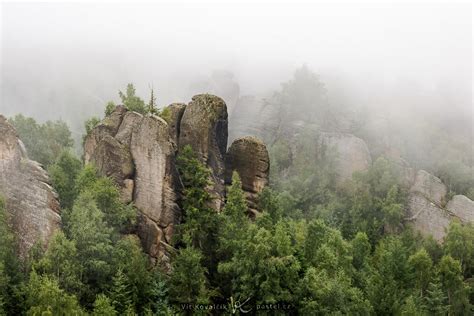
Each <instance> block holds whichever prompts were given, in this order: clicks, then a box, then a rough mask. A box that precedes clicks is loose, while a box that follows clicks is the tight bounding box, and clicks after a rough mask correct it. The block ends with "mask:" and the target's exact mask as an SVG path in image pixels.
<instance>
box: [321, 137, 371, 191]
mask: <svg viewBox="0 0 474 316" xmlns="http://www.w3.org/2000/svg"><path fill="white" fill-rule="evenodd" d="M320 137H321V138H320V141H321V145H323V146H322V147H324V148H327V149H328V150H333V151H334V154H335V168H336V174H337V179H336V180H337V182H338V183H342V182H344V181H346V180H349V179H351V178H352V174H353V173H354V172H357V171H366V170H367V169H368V168H369V167H370V165H371V164H372V158H371V157H370V153H369V149H368V148H367V144H366V143H365V142H364V141H363V140H362V139H360V138H358V137H356V136H354V135H352V134H347V133H321V134H320Z"/></svg>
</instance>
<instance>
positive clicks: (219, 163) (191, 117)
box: [179, 94, 228, 211]
mask: <svg viewBox="0 0 474 316" xmlns="http://www.w3.org/2000/svg"><path fill="white" fill-rule="evenodd" d="M227 123H228V122H227V107H226V104H225V103H224V101H223V100H222V99H221V98H219V97H216V96H213V95H210V94H200V95H197V96H194V97H193V98H192V101H191V102H190V103H189V104H188V105H187V106H186V109H185V110H184V114H183V118H182V119H181V127H180V136H179V148H183V147H184V146H186V145H190V146H191V147H192V149H193V150H194V152H195V153H196V154H197V155H198V157H199V158H200V160H201V161H202V162H203V163H204V164H205V165H207V166H208V167H209V168H210V169H211V171H212V179H210V180H211V182H212V183H213V185H212V187H211V188H210V194H211V196H212V197H213V199H214V202H215V203H214V208H215V209H216V210H217V211H219V210H220V208H221V205H222V202H223V196H224V169H225V164H224V156H225V153H226V149H227V135H228V131H227Z"/></svg>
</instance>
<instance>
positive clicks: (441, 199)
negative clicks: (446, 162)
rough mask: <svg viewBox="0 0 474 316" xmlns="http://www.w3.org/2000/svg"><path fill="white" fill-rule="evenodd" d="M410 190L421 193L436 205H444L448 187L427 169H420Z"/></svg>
mask: <svg viewBox="0 0 474 316" xmlns="http://www.w3.org/2000/svg"><path fill="white" fill-rule="evenodd" d="M410 192H417V193H420V194H422V195H423V196H425V197H426V198H427V199H429V200H430V201H432V202H433V203H435V204H436V205H438V206H443V204H444V203H445V202H446V201H445V198H446V193H447V192H448V189H447V187H446V185H444V183H443V182H441V180H440V179H439V178H437V177H435V176H434V175H432V174H430V173H428V172H426V171H425V170H419V171H418V172H417V173H416V177H415V183H414V184H413V186H412V187H411V189H410Z"/></svg>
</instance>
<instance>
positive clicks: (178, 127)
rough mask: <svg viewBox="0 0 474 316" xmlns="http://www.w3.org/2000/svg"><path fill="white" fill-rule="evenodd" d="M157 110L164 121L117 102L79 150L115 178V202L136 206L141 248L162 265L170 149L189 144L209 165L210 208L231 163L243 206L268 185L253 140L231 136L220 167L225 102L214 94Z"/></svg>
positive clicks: (173, 190)
mask: <svg viewBox="0 0 474 316" xmlns="http://www.w3.org/2000/svg"><path fill="white" fill-rule="evenodd" d="M164 113H165V114H164V117H165V119H166V121H165V120H164V119H162V118H160V117H157V116H153V115H146V116H143V115H140V114H138V113H135V112H130V111H127V110H125V109H123V107H117V109H116V110H115V111H114V112H113V113H112V114H111V115H110V116H108V117H106V118H105V119H104V120H103V121H102V122H101V123H100V124H99V125H98V126H97V127H95V128H94V129H93V131H92V132H91V133H90V135H88V136H87V138H86V140H85V145H84V151H85V154H84V156H85V159H86V163H89V162H91V163H94V164H95V165H96V166H97V168H98V170H99V172H100V173H101V174H102V175H105V176H109V177H111V178H113V179H114V180H115V181H116V183H117V184H118V185H119V186H120V187H121V189H122V191H121V199H122V201H124V202H126V203H129V202H133V203H134V205H135V206H136V207H137V209H138V212H139V213H138V223H137V230H136V233H137V235H138V236H139V237H140V240H141V241H142V245H143V248H144V250H145V251H146V252H147V253H148V254H149V255H150V257H151V258H152V259H154V260H158V261H159V262H160V263H161V264H164V266H165V267H166V266H167V265H168V264H169V255H168V251H169V249H170V247H171V246H170V243H171V240H172V237H173V233H174V229H175V227H176V225H177V224H179V222H180V221H181V210H180V208H179V205H178V200H179V192H180V191H181V187H180V184H179V183H180V182H179V175H178V173H177V169H176V166H175V163H176V153H177V152H178V149H179V148H183V147H184V146H186V145H190V146H191V147H192V148H193V150H194V151H195V153H196V154H197V155H198V157H199V158H200V160H201V161H202V162H203V163H204V164H205V165H207V166H208V167H209V168H210V169H211V171H212V177H211V179H210V180H211V182H212V185H211V186H210V188H208V189H209V191H210V193H211V196H212V197H214V201H215V203H213V205H212V206H213V207H214V208H215V209H216V211H219V210H220V208H221V206H222V203H223V201H224V198H225V185H224V180H225V176H226V174H229V175H231V174H232V170H237V172H239V174H240V176H241V178H242V182H243V187H244V190H245V192H246V196H247V199H248V201H249V208H250V209H251V210H252V211H253V212H256V209H257V205H256V202H257V201H256V197H257V194H258V193H259V192H260V191H261V190H262V189H263V188H264V187H265V186H266V185H267V184H268V174H269V158H268V152H267V150H266V148H265V145H264V144H263V143H262V142H261V141H259V140H258V139H256V138H252V137H245V138H242V139H239V140H237V141H235V142H234V144H233V145H232V146H231V148H230V149H229V153H228V155H227V158H228V159H227V163H228V167H229V168H231V169H232V170H230V171H228V172H227V173H226V149H227V136H228V135H227V123H228V122H227V108H226V104H225V103H224V101H223V100H222V99H220V98H219V97H216V96H213V95H209V94H202V95H197V96H195V97H193V98H192V101H191V102H190V103H189V104H188V105H184V104H180V103H175V104H172V105H170V106H169V107H168V108H167V110H166V112H164Z"/></svg>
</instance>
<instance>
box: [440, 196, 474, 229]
mask: <svg viewBox="0 0 474 316" xmlns="http://www.w3.org/2000/svg"><path fill="white" fill-rule="evenodd" d="M446 209H447V210H448V211H449V212H451V213H452V214H453V215H454V216H456V217H458V218H459V219H460V220H461V221H463V222H465V223H469V222H470V223H474V201H472V200H471V199H469V198H468V197H466V196H464V195H455V196H453V198H452V199H451V200H450V201H449V202H448V204H447V205H446Z"/></svg>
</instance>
